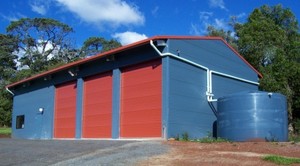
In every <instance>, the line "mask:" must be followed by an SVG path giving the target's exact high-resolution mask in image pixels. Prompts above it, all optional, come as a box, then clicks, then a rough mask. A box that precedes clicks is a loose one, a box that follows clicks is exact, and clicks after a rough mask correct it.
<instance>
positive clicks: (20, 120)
mask: <svg viewBox="0 0 300 166" xmlns="http://www.w3.org/2000/svg"><path fill="white" fill-rule="evenodd" d="M16 122H17V124H16V129H24V122H25V115H19V116H17V121H16Z"/></svg>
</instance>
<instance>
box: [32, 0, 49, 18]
mask: <svg viewBox="0 0 300 166" xmlns="http://www.w3.org/2000/svg"><path fill="white" fill-rule="evenodd" d="M50 3H51V0H30V2H29V6H30V7H31V10H32V11H33V12H36V13H38V14H41V15H45V14H46V13H47V10H48V9H49V5H50Z"/></svg>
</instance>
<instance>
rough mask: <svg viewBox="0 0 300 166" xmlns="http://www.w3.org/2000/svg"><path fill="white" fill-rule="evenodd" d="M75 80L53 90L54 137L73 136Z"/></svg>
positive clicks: (74, 125) (74, 123) (74, 126)
mask: <svg viewBox="0 0 300 166" xmlns="http://www.w3.org/2000/svg"><path fill="white" fill-rule="evenodd" d="M75 128H76V82H75V81H74V82H68V83H65V84H62V85H59V86H57V87H56V90H55V118H54V137H55V138H75Z"/></svg>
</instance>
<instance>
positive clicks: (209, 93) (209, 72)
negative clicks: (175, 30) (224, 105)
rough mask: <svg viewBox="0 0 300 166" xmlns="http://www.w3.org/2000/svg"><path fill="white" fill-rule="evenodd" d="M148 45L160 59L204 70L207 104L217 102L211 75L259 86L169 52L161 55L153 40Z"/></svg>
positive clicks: (256, 83)
mask: <svg viewBox="0 0 300 166" xmlns="http://www.w3.org/2000/svg"><path fill="white" fill-rule="evenodd" d="M150 45H151V46H152V48H153V49H154V50H155V51H156V52H157V53H158V54H159V55H160V56H161V57H165V56H170V57H172V58H175V59H178V60H181V61H183V62H186V63H188V64H191V65H193V66H196V67H198V68H201V69H204V70H206V93H205V94H206V97H207V101H208V102H209V103H211V102H216V101H218V99H214V98H213V97H214V94H213V89H212V74H216V75H220V76H224V77H227V78H231V79H234V80H238V81H242V82H246V83H249V84H254V85H259V83H258V82H254V81H250V80H247V79H244V78H240V77H236V76H233V75H230V74H226V73H222V72H218V71H214V70H210V69H209V68H208V67H206V66H203V65H201V64H198V63H196V62H193V61H190V60H188V59H186V58H182V57H179V56H177V55H175V54H173V53H170V52H166V53H162V52H160V51H159V50H158V49H157V47H156V46H155V45H154V43H153V40H150Z"/></svg>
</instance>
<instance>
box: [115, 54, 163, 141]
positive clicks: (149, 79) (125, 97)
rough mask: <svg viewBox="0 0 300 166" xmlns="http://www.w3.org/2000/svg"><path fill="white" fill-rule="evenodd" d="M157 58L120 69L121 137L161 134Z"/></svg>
mask: <svg viewBox="0 0 300 166" xmlns="http://www.w3.org/2000/svg"><path fill="white" fill-rule="evenodd" d="M161 77H162V76H161V61H160V60H156V61H151V62H147V63H142V64H138V65H135V66H132V67H128V68H125V69H124V70H122V85H121V124H120V125H121V126H120V128H121V132H120V136H121V137H127V138H130V137H132V138H138V137H161V105H162V103H161V89H162V88H161V84H162V81H161V79H162V78H161Z"/></svg>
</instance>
